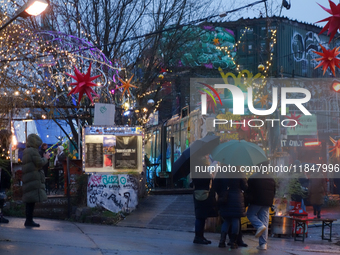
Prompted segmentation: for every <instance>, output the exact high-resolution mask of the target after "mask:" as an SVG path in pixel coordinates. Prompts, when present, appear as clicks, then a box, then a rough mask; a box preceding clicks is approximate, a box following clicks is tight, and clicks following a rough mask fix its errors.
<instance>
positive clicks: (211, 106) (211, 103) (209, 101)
mask: <svg viewBox="0 0 340 255" xmlns="http://www.w3.org/2000/svg"><path fill="white" fill-rule="evenodd" d="M199 92H200V93H201V94H206V93H204V92H202V91H199ZM214 98H215V101H216V100H217V99H218V98H217V97H216V96H214ZM207 107H208V110H209V111H210V110H212V111H213V113H215V108H216V104H215V102H214V100H213V99H212V98H211V96H209V95H208V94H207Z"/></svg>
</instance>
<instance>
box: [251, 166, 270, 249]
mask: <svg viewBox="0 0 340 255" xmlns="http://www.w3.org/2000/svg"><path fill="white" fill-rule="evenodd" d="M275 191H276V189H275V180H274V179H273V178H272V177H270V176H269V175H266V177H265V178H262V177H261V173H255V174H253V175H252V176H251V177H250V178H249V179H248V190H247V193H246V194H247V198H248V202H249V207H248V211H247V217H248V219H249V221H250V222H251V224H252V225H253V226H254V227H255V228H256V234H255V237H259V246H258V247H257V249H259V250H266V249H267V239H268V223H269V207H270V206H271V205H272V204H273V200H274V196H275Z"/></svg>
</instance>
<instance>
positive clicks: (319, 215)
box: [317, 211, 321, 219]
mask: <svg viewBox="0 0 340 255" xmlns="http://www.w3.org/2000/svg"><path fill="white" fill-rule="evenodd" d="M317 218H318V219H320V218H321V212H320V211H318V216H317Z"/></svg>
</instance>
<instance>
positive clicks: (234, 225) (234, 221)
mask: <svg viewBox="0 0 340 255" xmlns="http://www.w3.org/2000/svg"><path fill="white" fill-rule="evenodd" d="M230 226H231V233H232V234H235V235H237V234H238V232H239V231H240V229H239V227H240V218H229V217H227V218H223V223H222V228H221V232H225V233H228V230H229V227H230Z"/></svg>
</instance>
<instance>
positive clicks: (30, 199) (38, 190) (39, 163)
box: [22, 134, 50, 227]
mask: <svg viewBox="0 0 340 255" xmlns="http://www.w3.org/2000/svg"><path fill="white" fill-rule="evenodd" d="M41 143H42V141H41V139H40V137H39V136H37V135H36V134H30V135H29V136H28V137H27V141H26V149H25V150H24V154H23V159H22V163H23V164H24V165H23V167H22V172H23V174H22V182H23V186H22V190H23V196H22V201H23V202H24V203H26V221H25V227H40V225H39V224H37V223H35V222H34V221H33V211H34V206H35V203H36V202H43V201H46V200H47V195H46V191H45V174H44V171H43V170H42V167H43V166H44V165H45V164H46V163H47V161H48V159H49V158H50V154H49V153H48V152H46V153H45V155H44V157H41V156H40V155H39V150H38V148H39V146H40V145H41Z"/></svg>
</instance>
